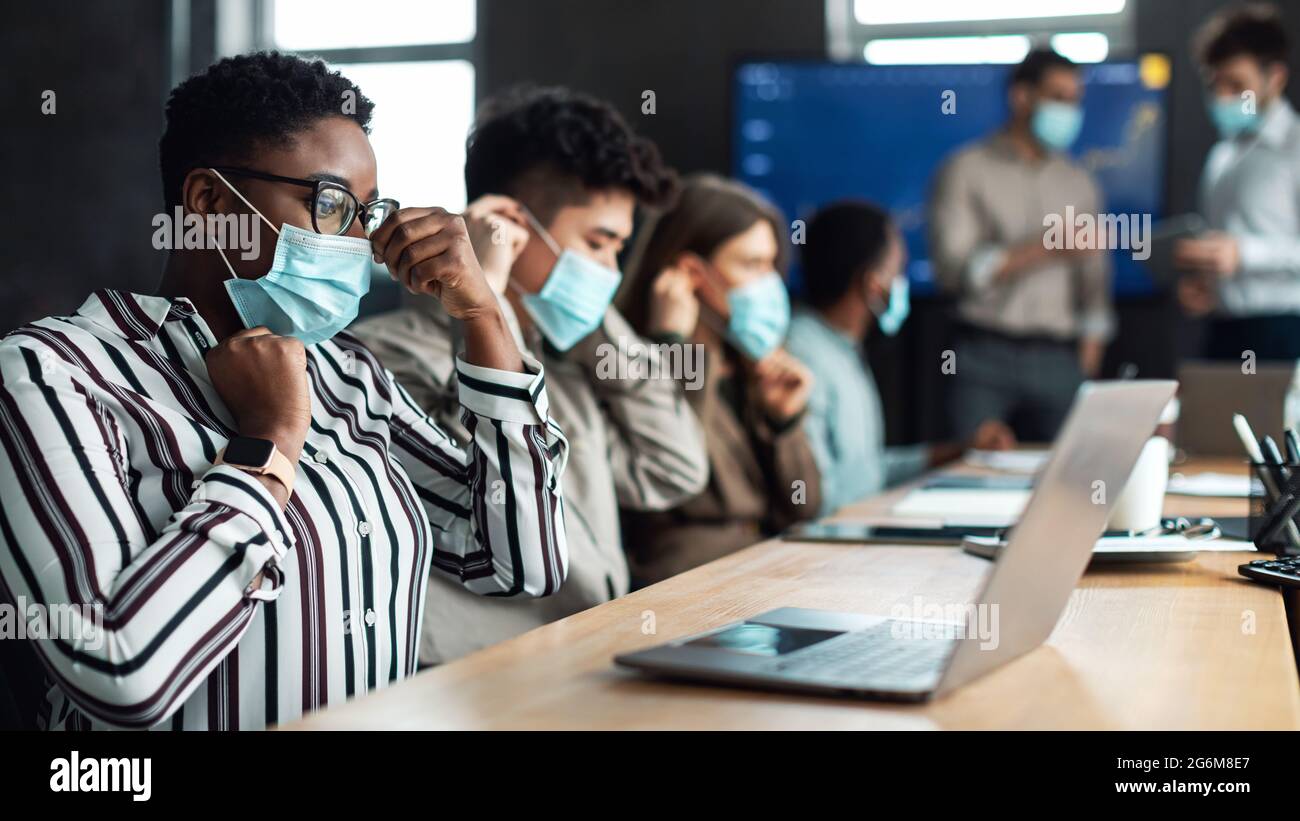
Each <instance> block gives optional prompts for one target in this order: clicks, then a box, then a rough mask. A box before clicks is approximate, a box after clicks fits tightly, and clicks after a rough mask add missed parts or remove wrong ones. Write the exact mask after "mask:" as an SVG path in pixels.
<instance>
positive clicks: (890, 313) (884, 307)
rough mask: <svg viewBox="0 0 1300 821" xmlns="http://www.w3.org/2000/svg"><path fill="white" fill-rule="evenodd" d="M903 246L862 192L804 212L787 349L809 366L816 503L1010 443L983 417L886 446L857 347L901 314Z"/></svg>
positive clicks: (831, 505) (873, 489)
mask: <svg viewBox="0 0 1300 821" xmlns="http://www.w3.org/2000/svg"><path fill="white" fill-rule="evenodd" d="M906 257H907V250H906V248H905V247H904V245H903V238H902V236H901V235H900V234H899V233H898V230H897V229H896V228H895V227H894V225H893V223H892V222H891V221H890V219H889V215H888V214H886V213H885V212H884V211H883V210H881V209H880V208H878V207H877V206H875V205H872V204H871V203H868V202H854V201H846V202H838V203H834V204H832V205H828V206H826V207H825V208H823V209H821V210H820V211H818V212H817V213H816V214H814V215H813V217H812V219H811V220H809V221H808V226H807V231H806V234H805V236H804V244H803V245H802V246H801V248H800V258H801V262H802V263H803V267H802V269H801V272H802V282H803V288H802V293H803V298H804V301H805V302H806V303H807V305H806V306H801V307H800V308H799V309H798V310H796V312H795V316H794V319H793V320H791V322H790V333H789V336H788V337H787V338H786V343H785V344H786V349H787V350H789V351H790V353H792V354H794V356H795V357H797V358H798V359H800V360H801V361H802V362H803V363H804V364H805V365H807V366H808V369H809V370H810V371H811V372H812V375H813V391H812V397H811V399H810V400H809V402H808V413H807V414H805V416H804V428H805V429H806V430H807V433H808V439H809V441H810V442H811V443H812V448H813V453H814V454H815V455H816V457H817V467H818V469H819V470H820V472H821V480H822V481H821V488H822V506H821V513H822V514H823V515H829V514H831V513H834V512H835V511H836V510H838V509H840V508H841V507H843V506H844V505H846V504H848V503H850V502H855V501H857V500H859V499H862V498H864V497H867V496H870V495H872V494H875V493H879V492H880V491H881V490H882V489H883V488H885V487H887V486H889V485H894V484H897V483H899V482H904V481H907V480H908V479H912V478H915V477H916V476H919V475H920V474H921V473H922V472H923V471H925V470H926V469H928V468H931V467H935V466H937V465H941V464H943V463H945V462H948V461H951V460H952V459H956V458H957V457H959V456H960V455H961V454H962V452H963V451H964V450H965V449H966V447H968V446H969V447H974V448H981V449H991V450H1001V449H1004V448H1008V447H1012V446H1014V445H1015V436H1014V434H1012V432H1011V429H1010V428H1008V427H1007V426H1006V425H1005V424H1003V423H1002V422H1001V421H999V420H996V419H989V420H985V422H984V423H983V424H981V425H980V426H978V427H977V428H976V430H975V434H974V437H973V438H972V439H971V441H970V442H969V443H968V445H963V444H957V443H943V444H929V445H925V444H922V445H910V446H907V447H889V448H887V447H885V417H884V411H883V409H882V407H881V404H880V393H879V391H878V390H877V389H876V381H875V379H874V377H873V376H872V374H871V368H870V366H869V365H868V364H867V360H866V358H865V356H864V352H863V350H862V342H863V340H864V339H865V338H866V336H867V333H868V331H870V330H871V328H872V327H873V326H874V327H875V328H876V329H878V330H879V332H880V333H883V334H885V335H887V336H893V335H894V334H896V333H898V330H899V328H900V327H901V326H902V324H903V321H904V320H906V319H907V314H908V310H909V308H908V288H907V276H906V274H905V273H904V270H905V264H906Z"/></svg>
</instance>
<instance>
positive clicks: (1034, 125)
mask: <svg viewBox="0 0 1300 821" xmlns="http://www.w3.org/2000/svg"><path fill="white" fill-rule="evenodd" d="M1082 128H1083V109H1082V108H1080V107H1079V106H1077V105H1071V104H1069V103H1060V102H1056V101H1055V100H1045V101H1043V102H1041V103H1039V104H1038V107H1037V108H1035V109H1034V115H1033V117H1031V118H1030V120H1029V129H1030V130H1031V131H1033V132H1034V137H1035V138H1036V139H1037V140H1038V141H1039V142H1040V143H1042V144H1043V145H1044V146H1046V147H1047V148H1050V149H1052V150H1053V151H1065V150H1066V149H1067V148H1069V147H1070V146H1072V145H1074V141H1075V140H1077V139H1078V138H1079V131H1080V130H1081V129H1082Z"/></svg>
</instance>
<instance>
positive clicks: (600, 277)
mask: <svg viewBox="0 0 1300 821" xmlns="http://www.w3.org/2000/svg"><path fill="white" fill-rule="evenodd" d="M524 216H526V217H527V218H528V221H529V222H530V223H531V224H532V226H533V230H535V231H536V232H537V235H538V236H540V237H541V238H542V241H543V242H545V243H546V246H547V247H548V248H550V249H551V251H552V252H553V253H554V254H555V266H554V267H552V268H551V273H550V275H549V276H548V277H547V278H546V284H544V285H543V286H542V289H541V290H540V291H538V292H537V293H535V294H530V293H527V292H526V291H523V290H522V289H520V288H519V286H517V285H515V284H514V282H513V281H511V283H510V286H511V287H512V288H514V289H515V291H516V292H518V293H519V295H520V298H521V299H522V300H523V303H524V309H525V310H527V311H528V315H529V316H531V317H532V318H533V322H535V323H537V327H538V328H539V329H540V330H541V332H542V334H543V335H544V336H545V337H546V340H547V341H548V342H550V343H551V344H552V345H554V346H555V348H556V349H557V350H560V351H567V350H569V349H570V348H572V347H573V346H574V345H576V344H578V342H579V341H580V340H582V339H583V338H584V337H586V336H587V335H588V334H590V333H591V332H592V331H594V330H596V328H597V327H599V326H600V323H601V320H603V319H604V318H605V311H607V310H608V309H609V304H610V303H611V302H613V301H614V292H615V291H617V290H618V285H619V283H620V282H622V281H623V275H622V274H621V273H619V272H618V271H615V270H612V269H610V268H606V267H605V266H604V265H601V264H600V263H599V262H596V261H595V260H593V259H588V258H587V257H585V256H583V255H582V254H579V253H577V252H576V251H571V250H569V249H568V248H563V249H562V248H560V245H559V243H557V242H556V241H555V239H554V238H553V237H552V236H551V235H550V233H549V232H548V231H547V230H546V229H545V228H543V227H542V225H541V223H539V222H538V221H537V219H536V218H534V217H533V215H532V214H530V213H528V211H527V210H525V211H524Z"/></svg>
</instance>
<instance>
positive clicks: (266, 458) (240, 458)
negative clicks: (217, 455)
mask: <svg viewBox="0 0 1300 821" xmlns="http://www.w3.org/2000/svg"><path fill="white" fill-rule="evenodd" d="M274 453H275V443H274V442H272V441H271V440H269V439H252V438H250V437H247V436H236V437H235V438H234V439H231V440H230V441H229V442H227V443H226V453H225V455H224V456H223V457H222V461H224V462H225V463H226V464H228V465H234V466H236V467H245V468H264V467H266V466H267V465H269V464H271V455H272V454H274Z"/></svg>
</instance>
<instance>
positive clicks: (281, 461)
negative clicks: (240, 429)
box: [216, 436, 294, 496]
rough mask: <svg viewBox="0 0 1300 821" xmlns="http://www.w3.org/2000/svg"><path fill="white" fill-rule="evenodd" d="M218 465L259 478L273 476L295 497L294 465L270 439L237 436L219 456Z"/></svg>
mask: <svg viewBox="0 0 1300 821" xmlns="http://www.w3.org/2000/svg"><path fill="white" fill-rule="evenodd" d="M216 464H218V465H230V466H231V467H232V468H238V469H239V470H242V471H245V472H247V473H253V474H256V475H258V476H273V477H275V478H276V479H279V480H280V484H282V485H284V488H285V490H287V491H288V492H289V495H290V496H292V495H293V474H294V466H293V463H292V462H290V461H289V460H288V458H287V457H285V455H284V454H283V453H281V452H280V451H279V450H278V449H277V448H276V447H275V443H274V442H272V441H271V440H270V439H254V438H253V437H251V436H236V437H234V438H233V439H231V440H230V441H229V442H227V443H226V446H225V448H223V449H222V451H221V453H219V454H217V461H216Z"/></svg>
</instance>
